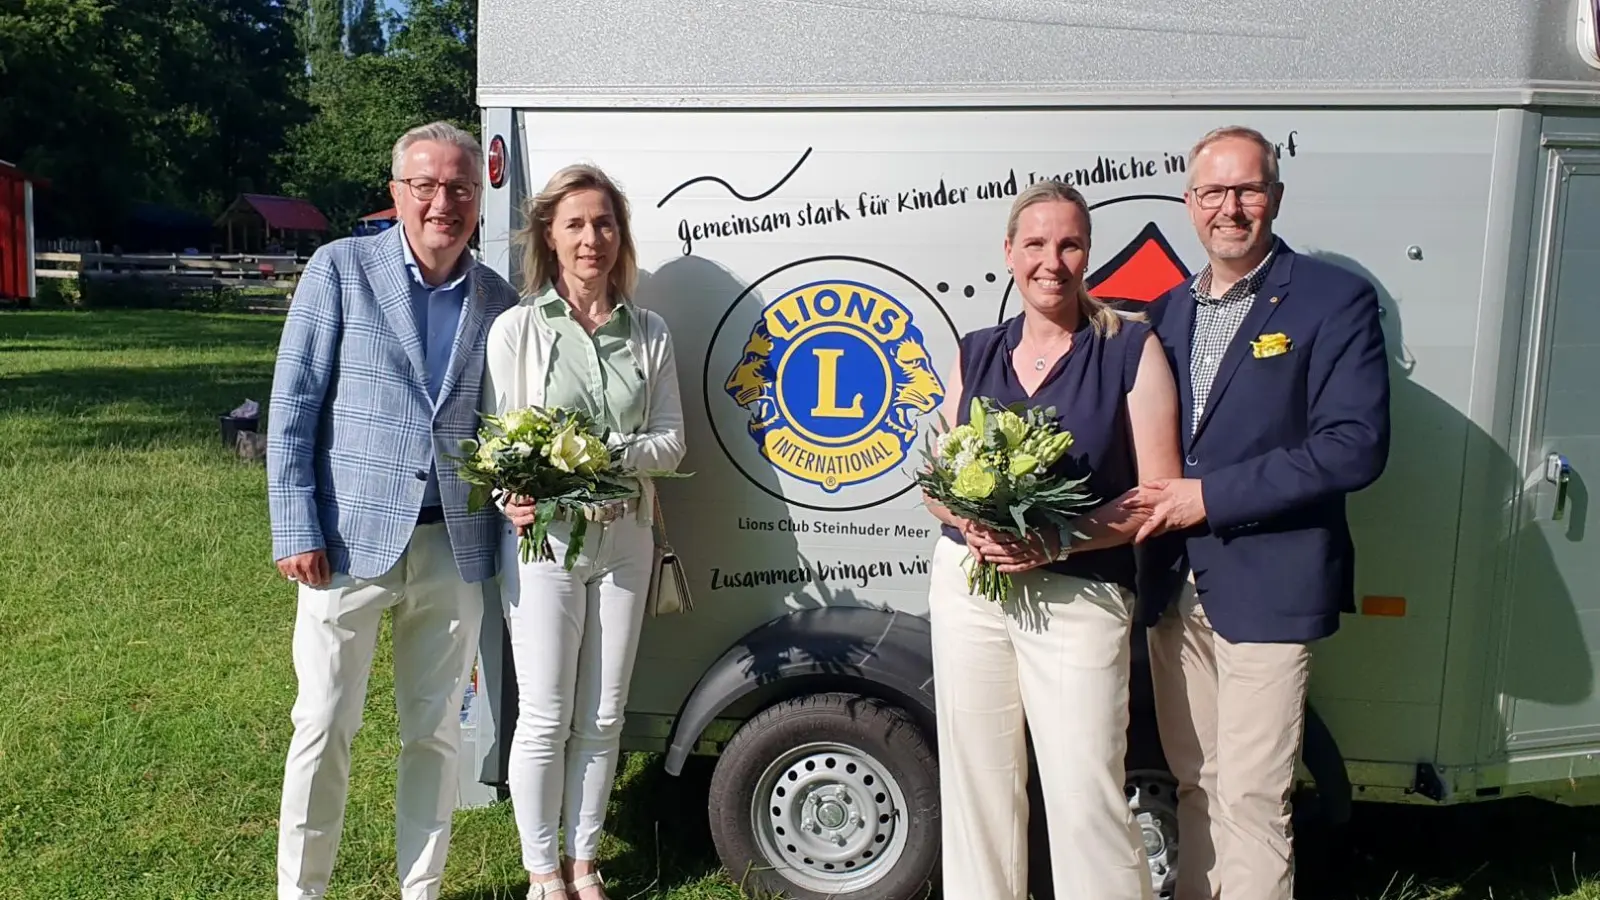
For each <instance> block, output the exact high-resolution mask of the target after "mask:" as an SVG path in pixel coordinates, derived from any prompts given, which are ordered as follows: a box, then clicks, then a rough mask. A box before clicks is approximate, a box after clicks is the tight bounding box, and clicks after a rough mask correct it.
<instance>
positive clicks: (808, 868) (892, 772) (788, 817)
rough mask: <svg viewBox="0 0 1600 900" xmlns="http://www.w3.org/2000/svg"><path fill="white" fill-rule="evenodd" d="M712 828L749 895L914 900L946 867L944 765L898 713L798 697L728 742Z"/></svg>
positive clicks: (872, 704) (845, 700) (878, 705)
mask: <svg viewBox="0 0 1600 900" xmlns="http://www.w3.org/2000/svg"><path fill="white" fill-rule="evenodd" d="M710 819H711V835H712V839H713V841H714V842H715V844H716V847H717V855H718V856H719V857H720V858H721V860H722V864H723V866H724V867H726V868H727V870H728V873H729V874H730V875H731V876H732V877H733V880H734V881H735V882H738V883H739V885H740V886H741V887H742V888H744V890H745V891H746V892H748V893H750V894H752V895H753V896H764V895H775V896H782V897H786V898H794V900H911V898H913V897H922V896H926V895H927V894H928V893H929V887H930V884H931V881H932V879H933V877H934V868H935V866H936V865H937V863H938V859H939V782H938V763H937V762H936V761H935V757H934V753H933V750H932V748H930V747H929V745H928V742H927V740H926V739H925V738H924V737H923V735H922V732H921V730H920V729H919V728H918V727H917V725H916V723H915V722H914V721H913V720H912V718H911V716H909V715H908V714H906V713H905V712H904V711H903V710H901V709H899V708H898V707H895V706H893V705H890V704H888V703H885V702H883V701H880V700H876V699H872V698H869V697H862V696H858V695H854V694H815V695H811V696H806V697H797V698H795V699H792V700H787V701H784V702H782V703H778V704H776V705H774V706H772V707H769V708H768V709H766V710H764V711H762V712H761V713H760V714H758V715H756V716H755V717H753V718H752V719H751V720H750V721H749V722H747V723H745V725H744V727H742V728H740V729H739V731H738V733H737V734H735V735H734V736H733V740H731V741H729V742H728V746H727V748H726V749H725V750H724V751H723V753H722V758H721V759H720V760H719V761H718V762H717V768H716V771H715V772H714V773H713V774H712V776H711V800H710Z"/></svg>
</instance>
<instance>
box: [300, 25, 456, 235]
mask: <svg viewBox="0 0 1600 900" xmlns="http://www.w3.org/2000/svg"><path fill="white" fill-rule="evenodd" d="M476 41H477V15H476V10H475V8H474V5H473V4H472V3H471V2H466V0H413V2H412V3H411V4H410V6H409V7H408V8H407V10H406V15H405V16H404V18H403V19H402V20H401V21H400V22H398V23H397V24H396V26H395V27H394V28H393V30H392V33H391V35H390V39H389V46H388V49H387V52H385V53H383V54H377V55H364V56H355V57H352V58H350V59H347V60H344V61H343V63H342V64H340V65H339V66H337V67H336V69H334V70H326V71H323V72H320V73H318V74H317V75H316V77H315V78H314V82H313V88H312V101H313V104H314V106H315V110H316V111H315V114H314V116H313V117H312V119H311V121H309V122H307V123H306V124H305V125H304V126H302V127H300V128H298V129H296V131H295V132H294V134H293V135H292V137H291V139H290V147H289V151H288V153H287V154H286V160H287V161H288V164H289V170H290V171H289V176H288V179H287V181H286V183H285V190H286V191H288V192H291V193H295V194H297V195H300V196H305V197H309V198H310V199H311V200H312V202H314V203H315V204H316V205H317V206H318V207H319V208H320V209H322V211H323V212H324V213H325V214H327V216H328V218H329V220H330V222H332V223H333V227H334V228H335V229H336V230H344V229H348V228H349V227H350V226H351V225H352V224H353V223H354V221H355V220H356V219H357V218H359V217H360V216H362V215H365V214H366V213H369V212H373V211H375V210H379V209H384V208H386V207H388V206H389V205H390V203H391V201H390V198H389V196H388V188H387V184H388V180H389V176H390V171H389V167H390V149H391V148H392V147H393V145H394V141H395V139H396V138H398V137H399V136H400V135H401V134H402V133H404V132H405V131H406V129H408V128H411V127H413V126H416V125H421V124H423V123H425V122H431V121H434V120H438V119H443V120H446V121H450V122H454V123H455V124H457V125H460V126H462V127H464V128H467V129H469V130H471V131H473V132H474V133H476V132H477V130H478V126H477V107H476V106H475V104H474V90H475V88H476V73H477V50H476Z"/></svg>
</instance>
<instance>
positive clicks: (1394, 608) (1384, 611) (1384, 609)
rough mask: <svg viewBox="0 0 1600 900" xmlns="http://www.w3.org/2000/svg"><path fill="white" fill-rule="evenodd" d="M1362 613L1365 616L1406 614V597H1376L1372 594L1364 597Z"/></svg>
mask: <svg viewBox="0 0 1600 900" xmlns="http://www.w3.org/2000/svg"><path fill="white" fill-rule="evenodd" d="M1361 614H1362V615H1364V616H1403V615H1405V614H1406V598H1404V597H1374V596H1371V595H1368V596H1365V597H1362V598H1361Z"/></svg>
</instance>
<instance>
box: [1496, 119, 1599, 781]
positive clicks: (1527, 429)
mask: <svg viewBox="0 0 1600 900" xmlns="http://www.w3.org/2000/svg"><path fill="white" fill-rule="evenodd" d="M1547 143H1554V141H1553V140H1551V139H1547ZM1582 143H1584V144H1587V145H1588V146H1587V147H1585V148H1582V149H1559V148H1552V149H1550V150H1548V151H1547V153H1548V155H1547V157H1546V163H1547V166H1546V169H1545V172H1544V180H1545V192H1544V204H1543V208H1542V211H1541V216H1542V222H1541V223H1540V224H1541V230H1542V234H1543V236H1542V239H1541V240H1540V242H1539V254H1538V255H1537V256H1536V257H1535V259H1536V260H1537V261H1538V265H1539V269H1538V272H1537V275H1536V282H1535V292H1534V294H1533V295H1532V297H1531V300H1532V303H1531V304H1530V306H1529V316H1530V322H1529V327H1528V329H1527V330H1526V331H1525V334H1527V335H1528V343H1526V344H1525V345H1524V346H1525V347H1527V348H1529V349H1528V351H1527V353H1526V359H1525V360H1524V366H1523V369H1522V371H1523V375H1524V379H1523V382H1522V383H1523V384H1524V385H1525V387H1526V393H1525V394H1524V396H1523V401H1524V402H1523V403H1522V404H1521V406H1522V409H1523V414H1522V416H1521V417H1520V418H1521V428H1522V432H1521V447H1522V453H1521V455H1522V459H1521V460H1520V463H1521V465H1522V474H1523V487H1524V489H1523V494H1522V499H1521V503H1520V505H1519V510H1518V522H1517V527H1516V531H1515V533H1514V537H1513V541H1514V548H1513V556H1512V560H1513V561H1512V572H1511V578H1510V586H1511V592H1510V594H1509V598H1508V603H1509V607H1510V608H1509V610H1508V613H1507V622H1508V625H1509V628H1508V630H1507V633H1506V635H1505V640H1506V643H1505V657H1504V659H1505V668H1504V670H1503V679H1502V684H1501V696H1502V703H1501V710H1502V714H1503V715H1504V716H1505V717H1506V721H1505V722H1504V725H1505V732H1504V733H1505V737H1506V741H1507V750H1508V751H1509V752H1510V754H1511V755H1512V756H1513V757H1516V756H1525V755H1530V754H1547V753H1551V752H1555V753H1557V754H1558V755H1564V754H1565V752H1576V751H1581V750H1585V749H1593V748H1594V747H1595V746H1597V745H1600V695H1597V692H1596V690H1595V669H1596V650H1597V648H1600V519H1597V518H1596V514H1597V511H1596V510H1595V508H1594V507H1593V505H1592V503H1591V493H1592V492H1593V491H1594V490H1600V141H1597V140H1595V139H1593V138H1590V139H1588V140H1585V141H1583V142H1582Z"/></svg>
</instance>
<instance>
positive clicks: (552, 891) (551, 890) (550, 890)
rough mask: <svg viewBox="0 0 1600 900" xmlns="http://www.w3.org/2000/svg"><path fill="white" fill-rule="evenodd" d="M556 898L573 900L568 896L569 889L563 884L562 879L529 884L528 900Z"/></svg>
mask: <svg viewBox="0 0 1600 900" xmlns="http://www.w3.org/2000/svg"><path fill="white" fill-rule="evenodd" d="M554 897H560V898H561V900H571V898H570V897H569V895H568V894H567V887H566V885H564V884H562V883H561V879H559V878H555V879H552V880H550V881H530V882H528V900H548V898H554Z"/></svg>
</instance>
